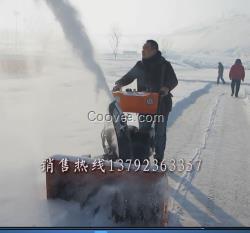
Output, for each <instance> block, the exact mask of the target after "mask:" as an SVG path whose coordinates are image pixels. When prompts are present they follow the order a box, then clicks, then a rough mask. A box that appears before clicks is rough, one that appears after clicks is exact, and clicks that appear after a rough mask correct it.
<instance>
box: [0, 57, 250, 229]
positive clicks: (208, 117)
mask: <svg viewBox="0 0 250 233" xmlns="http://www.w3.org/2000/svg"><path fill="white" fill-rule="evenodd" d="M24 57H25V55H24ZM1 59H4V58H1ZM38 60H39V59H38ZM135 62H136V60H135V59H133V58H125V57H120V58H119V59H118V60H117V61H114V60H113V59H111V58H109V59H107V58H105V59H104V58H103V57H100V58H99V63H100V64H101V66H102V68H103V70H104V73H105V77H106V79H107V83H108V85H109V87H110V89H111V88H112V85H113V83H114V81H115V80H116V79H118V78H119V77H121V76H122V75H123V74H125V73H126V72H127V70H128V69H129V68H131V67H132V65H134V64H135ZM38 64H40V63H38ZM41 64H42V65H41V67H40V65H39V69H36V68H34V67H33V66H34V64H33V63H29V66H27V67H26V68H25V69H24V70H23V71H22V72H21V71H20V70H18V72H15V69H14V70H11V71H10V70H9V69H7V70H6V69H3V68H1V72H0V74H1V75H0V128H1V134H0V135H1V136H0V137H1V140H0V151H1V170H0V187H1V192H0V206H1V208H0V226H62V225H64V226H67V225H69V226H81V225H93V226H97V225H105V224H109V223H107V222H105V220H104V219H94V221H93V219H88V216H87V213H83V212H82V211H81V210H80V207H79V205H77V204H76V203H67V202H64V201H47V200H46V192H45V174H42V173H41V170H40V164H41V162H42V160H43V159H44V158H47V157H48V156H50V155H51V154H55V153H56V154H59V153H61V154H72V155H80V154H100V153H102V148H101V142H100V131H101V129H102V123H96V124H95V125H94V126H93V124H90V122H89V121H88V120H87V117H86V114H87V112H88V111H90V110H96V111H99V112H105V109H106V106H105V100H103V98H102V97H103V95H102V93H99V95H98V94H96V90H95V82H94V81H93V78H92V74H91V73H90V72H89V71H86V69H85V68H84V69H83V67H82V64H81V63H80V62H79V61H78V60H77V59H73V58H70V59H68V60H67V59H64V58H59V57H57V58H56V57H53V56H52V57H51V56H50V57H49V58H48V59H47V60H46V61H44V60H43V61H42V62H41ZM174 68H175V70H176V73H177V76H178V78H179V85H178V87H177V88H176V89H175V90H174V91H173V94H174V98H173V101H174V107H173V111H172V113H171V115H170V118H169V123H168V140H167V149H166V155H165V159H166V161H167V162H169V161H170V159H176V160H179V159H184V160H185V161H193V162H197V161H199V160H201V161H202V164H201V168H200V170H199V171H196V170H193V171H192V172H178V171H175V172H170V173H169V183H170V192H171V193H170V195H171V198H170V209H169V225H170V226H250V198H249V197H250V187H249V180H250V173H249V172H248V169H249V167H250V157H249V152H250V144H249V142H248V141H249V135H250V134H249V132H250V80H249V72H248V71H247V73H246V82H245V83H243V84H242V87H241V91H240V94H239V98H238V99H236V98H234V97H231V96H230V86H229V80H228V78H227V76H228V70H226V71H225V79H226V81H227V84H226V85H216V84H215V80H216V75H217V70H214V69H194V68H189V67H188V66H181V65H174ZM132 86H134V84H133V85H132Z"/></svg>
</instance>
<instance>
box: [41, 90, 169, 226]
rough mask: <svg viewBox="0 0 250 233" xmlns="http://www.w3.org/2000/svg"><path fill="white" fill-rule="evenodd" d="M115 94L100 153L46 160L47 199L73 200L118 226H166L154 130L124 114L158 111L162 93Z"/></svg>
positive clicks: (165, 194)
mask: <svg viewBox="0 0 250 233" xmlns="http://www.w3.org/2000/svg"><path fill="white" fill-rule="evenodd" d="M113 96H114V98H115V101H113V102H112V103H111V104H110V105H109V109H108V110H109V114H110V116H111V119H112V120H111V121H110V122H107V123H105V126H104V129H103V131H102V132H101V139H102V146H103V149H104V155H101V156H99V157H93V158H92V157H91V156H79V157H73V156H63V155H54V156H52V157H50V158H49V159H47V166H48V168H50V170H48V169H47V172H46V187H47V198H48V199H56V198H59V199H63V200H66V201H71V200H73V201H77V202H79V203H80V206H81V208H83V209H84V208H86V209H87V210H88V213H89V217H90V218H92V217H93V216H95V215H97V214H98V213H101V212H102V213H103V211H104V212H105V211H106V215H108V216H109V219H110V220H111V222H112V223H113V224H114V225H117V226H141V227H142V226H143V227H146V226H166V225H167V219H168V218H167V204H168V182H167V167H166V165H165V164H164V163H161V164H160V165H159V164H158V163H157V162H156V161H152V160H153V159H152V157H151V155H152V154H153V152H154V128H153V127H152V128H151V129H150V130H148V129H147V130H145V129H143V128H138V127H137V126H135V125H129V124H128V120H127V117H125V115H124V112H128V113H133V114H135V115H136V114H137V113H140V114H156V113H157V111H158V106H159V102H160V96H159V94H158V93H147V92H136V91H132V90H131V89H127V90H126V91H117V92H113ZM52 167H53V169H51V168H52ZM90 207H91V208H90ZM90 209H91V210H90Z"/></svg>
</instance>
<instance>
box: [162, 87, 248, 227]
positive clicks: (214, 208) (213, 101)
mask: <svg viewBox="0 0 250 233" xmlns="http://www.w3.org/2000/svg"><path fill="white" fill-rule="evenodd" d="M249 89H250V87H249V85H245V86H243V85H242V89H241V94H240V97H239V98H238V99H236V98H234V97H231V96H230V93H231V92H230V87H229V85H225V86H217V85H216V84H212V83H210V84H207V85H206V86H205V87H204V88H203V91H202V93H203V94H202V95H196V94H194V93H195V92H194V93H192V95H190V97H189V99H190V100H186V101H185V99H184V100H182V102H184V101H185V103H184V104H183V103H180V102H177V103H176V105H175V108H177V109H175V108H174V109H173V112H172V115H171V118H170V125H169V130H168V142H167V143H168V148H167V152H166V156H165V159H166V160H167V161H168V160H169V159H170V158H174V159H176V160H179V159H184V160H186V161H195V160H201V161H202V165H201V168H200V170H199V171H196V170H194V171H192V172H177V171H176V172H172V173H170V174H169V182H170V186H171V188H170V190H171V210H170V217H169V225H170V226H249V225H250V199H249V196H250V186H249V180H250V173H249V167H250V143H249V136H250V122H249V119H250V118H249V117H250V115H249V112H248V111H249V107H250V106H249ZM200 91H201V90H200ZM197 92H199V90H198V91H196V93H197ZM195 96H198V98H195ZM179 105H182V107H179ZM183 107H184V108H185V109H183ZM179 108H180V109H179ZM180 110H182V111H181V112H180Z"/></svg>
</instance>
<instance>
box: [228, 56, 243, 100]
mask: <svg viewBox="0 0 250 233" xmlns="http://www.w3.org/2000/svg"><path fill="white" fill-rule="evenodd" d="M229 78H230V80H231V81H232V82H231V88H232V94H231V96H233V95H234V93H235V97H238V94H239V90H240V84H241V81H242V82H244V78H245V68H244V66H243V65H242V62H241V60H240V59H236V61H235V63H234V65H232V67H231V69H230V72H229ZM235 88H236V89H235Z"/></svg>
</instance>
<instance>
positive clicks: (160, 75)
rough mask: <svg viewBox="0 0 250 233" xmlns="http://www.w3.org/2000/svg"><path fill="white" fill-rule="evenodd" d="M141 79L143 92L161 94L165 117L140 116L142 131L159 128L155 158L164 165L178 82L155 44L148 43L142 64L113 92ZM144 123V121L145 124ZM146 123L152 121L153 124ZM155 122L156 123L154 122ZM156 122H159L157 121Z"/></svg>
mask: <svg viewBox="0 0 250 233" xmlns="http://www.w3.org/2000/svg"><path fill="white" fill-rule="evenodd" d="M135 79H137V90H138V91H139V92H157V93H159V94H160V101H159V105H158V111H157V115H161V116H163V117H154V116H153V117H149V118H147V116H146V115H144V114H139V116H138V120H139V129H149V128H151V127H152V124H153V123H154V128H155V142H154V143H155V154H154V158H155V159H156V160H157V161H158V163H159V164H160V163H161V162H162V160H163V158H164V151H165V147H166V127H167V121H168V115H169V113H170V111H171V109H172V97H173V96H172V94H171V92H170V91H171V90H173V89H174V88H175V87H176V86H177V84H178V80H177V78H176V74H175V72H174V70H173V68H172V66H171V64H170V62H168V61H167V60H165V58H164V57H162V55H161V52H160V51H159V48H158V44H157V42H156V41H154V40H147V41H146V43H145V44H144V45H143V48H142V60H141V61H138V62H137V63H136V65H135V66H134V67H133V68H132V69H131V70H130V71H129V72H128V73H127V74H126V75H124V76H123V77H122V78H121V79H119V80H118V81H116V83H115V86H114V88H113V91H119V90H121V88H122V87H123V86H126V85H128V84H130V83H132V82H133V81H134V80H135ZM141 119H144V120H141ZM145 119H151V120H149V121H147V120H145ZM152 119H153V120H152ZM155 119H158V120H157V121H156V120H155Z"/></svg>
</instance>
